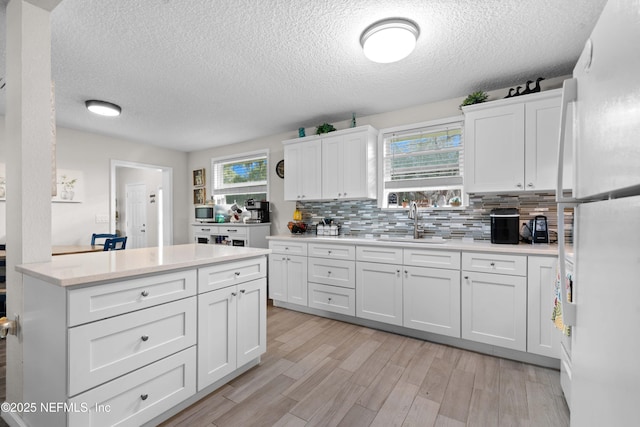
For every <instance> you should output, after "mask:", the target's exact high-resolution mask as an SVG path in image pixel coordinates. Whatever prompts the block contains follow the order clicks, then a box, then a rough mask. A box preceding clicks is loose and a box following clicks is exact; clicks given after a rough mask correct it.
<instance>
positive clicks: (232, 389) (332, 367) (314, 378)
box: [162, 306, 569, 427]
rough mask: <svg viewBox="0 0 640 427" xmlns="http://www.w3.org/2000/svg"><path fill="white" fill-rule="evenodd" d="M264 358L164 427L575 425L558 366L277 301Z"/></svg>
mask: <svg viewBox="0 0 640 427" xmlns="http://www.w3.org/2000/svg"><path fill="white" fill-rule="evenodd" d="M267 318H268V322H267V336H268V340H267V341H268V342H267V353H266V354H265V355H264V356H263V358H262V363H261V364H260V365H259V366H257V367H255V368H253V369H252V370H250V371H248V372H246V373H245V374H244V375H242V376H240V377H238V378H236V379H235V380H234V381H232V382H230V383H229V384H227V385H225V386H223V387H222V388H221V389H219V390H218V391H216V392H215V393H213V394H211V395H209V396H207V397H206V398H204V399H202V400H200V401H199V402H197V403H195V404H194V405H192V406H191V407H189V408H187V409H186V410H184V411H183V412H181V413H179V414H177V415H176V416H174V417H173V418H171V419H170V420H168V421H167V422H165V423H164V424H162V425H163V426H189V427H192V426H209V427H214V426H217V427H222V426H243V427H245V426H290V427H297V426H348V427H357V426H383V427H389V426H420V427H429V426H437V427H445V426H447V427H459V426H481V427H491V426H529V427H535V426H544V427H556V426H558V427H560V426H568V425H569V411H568V409H567V405H566V403H565V401H564V398H563V397H562V390H561V388H560V376H559V373H558V372H557V371H554V370H551V369H546V368H540V367H537V366H531V365H527V364H523V363H518V362H513V361H509V360H505V359H499V358H495V357H491V356H486V355H482V354H478V353H473V352H469V351H465V350H460V349H456V348H452V347H447V346H444V345H439V344H433V343H429V342H425V341H421V340H417V339H413V338H407V337H402V336H398V335H394V334H390V333H386V332H381V331H376V330H373V329H368V328H364V327H361V326H356V325H351V324H347V323H342V322H338V321H334V320H330V319H325V318H321V317H316V316H311V315H307V314H303V313H298V312H295V311H290V310H285V309H281V308H277V307H272V306H270V307H269V310H268V315H267Z"/></svg>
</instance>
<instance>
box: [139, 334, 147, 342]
mask: <svg viewBox="0 0 640 427" xmlns="http://www.w3.org/2000/svg"><path fill="white" fill-rule="evenodd" d="M140 339H141V340H142V341H147V340H148V339H149V335H143V336H141V337H140Z"/></svg>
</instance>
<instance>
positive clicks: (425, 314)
mask: <svg viewBox="0 0 640 427" xmlns="http://www.w3.org/2000/svg"><path fill="white" fill-rule="evenodd" d="M404 269H405V271H406V274H405V277H404V284H403V298H404V326H406V327H407V328H412V329H419V330H421V331H427V332H434V333H437V334H443V335H449V336H452V337H457V338H460V270H445V269H440V268H424V267H404ZM549 323H551V322H549Z"/></svg>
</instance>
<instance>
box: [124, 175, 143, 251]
mask: <svg viewBox="0 0 640 427" xmlns="http://www.w3.org/2000/svg"><path fill="white" fill-rule="evenodd" d="M146 195H147V186H146V185H145V184H127V200H126V205H127V206H126V211H127V229H126V230H127V231H126V233H127V237H128V239H127V248H146V247H147V204H146Z"/></svg>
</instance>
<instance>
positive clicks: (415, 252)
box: [403, 249, 460, 270]
mask: <svg viewBox="0 0 640 427" xmlns="http://www.w3.org/2000/svg"><path fill="white" fill-rule="evenodd" d="M403 264H404V265H414V266H417V267H433V268H446V269H450V270H460V252H450V251H433V250H430V249H405V250H404V261H403Z"/></svg>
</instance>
